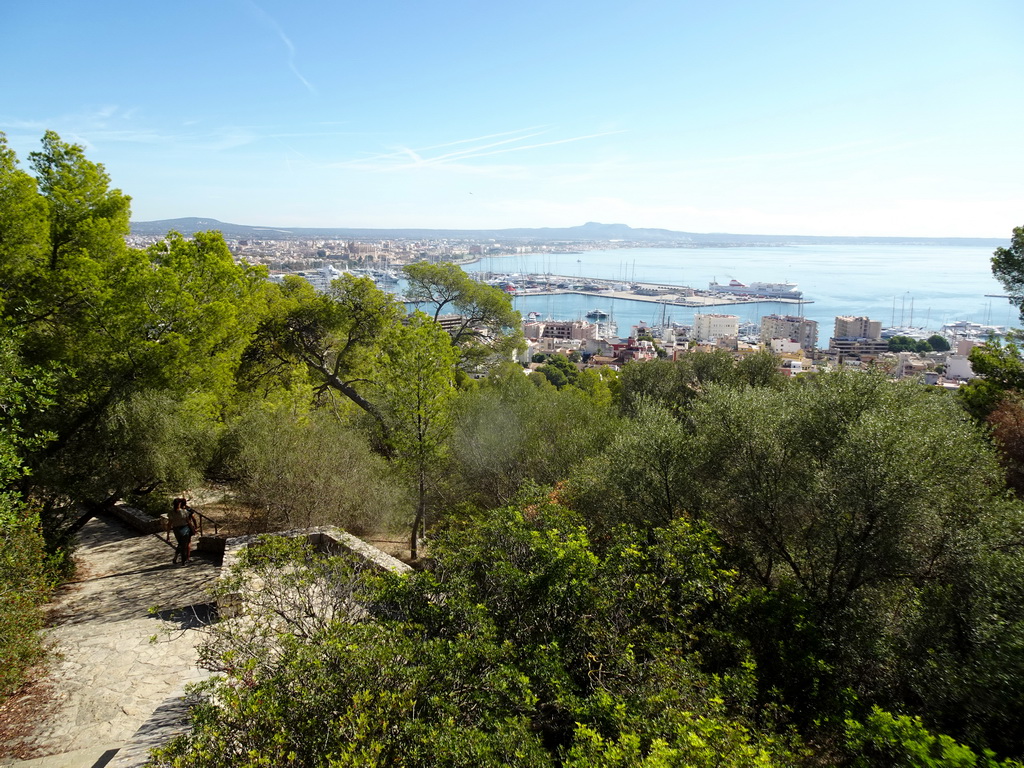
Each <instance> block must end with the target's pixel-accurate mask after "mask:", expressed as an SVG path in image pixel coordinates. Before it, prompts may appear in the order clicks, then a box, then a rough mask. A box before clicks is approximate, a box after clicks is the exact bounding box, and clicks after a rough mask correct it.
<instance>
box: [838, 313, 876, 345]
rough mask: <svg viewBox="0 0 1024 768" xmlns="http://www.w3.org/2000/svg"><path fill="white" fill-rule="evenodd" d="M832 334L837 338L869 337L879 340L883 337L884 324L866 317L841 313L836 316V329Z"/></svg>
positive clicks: (871, 339)
mask: <svg viewBox="0 0 1024 768" xmlns="http://www.w3.org/2000/svg"><path fill="white" fill-rule="evenodd" d="M832 336H833V337H834V338H836V339H867V340H869V341H878V340H879V339H880V338H882V324H881V323H880V322H878V321H877V320H870V319H868V318H866V317H851V316H849V315H840V316H839V317H837V318H836V330H835V333H833V334H832Z"/></svg>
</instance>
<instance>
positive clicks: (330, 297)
mask: <svg viewBox="0 0 1024 768" xmlns="http://www.w3.org/2000/svg"><path fill="white" fill-rule="evenodd" d="M401 317H402V309H401V307H400V306H399V305H398V303H397V302H396V301H395V300H394V298H393V297H391V296H390V295H389V294H386V293H384V292H383V291H381V290H379V289H378V288H377V287H376V286H375V285H374V284H373V281H372V280H370V279H369V278H365V277H358V278H357V277H353V276H352V275H348V274H345V275H342V276H341V277H340V278H338V279H337V280H335V281H334V283H333V284H332V285H331V288H330V290H329V291H328V292H327V293H323V294H322V293H317V292H316V291H315V290H314V289H313V287H312V286H311V285H310V284H309V283H308V282H306V281H305V280H302V279H301V278H297V277H293V278H289V279H286V280H285V283H284V285H283V286H282V288H281V291H280V293H279V295H278V296H277V297H275V300H274V301H273V302H272V305H271V309H270V311H269V313H268V316H267V317H266V318H265V319H264V320H263V321H262V323H261V324H260V326H259V329H258V331H257V333H256V336H255V339H254V341H253V343H252V345H251V346H250V347H249V349H248V350H247V351H246V353H245V359H244V374H243V375H244V378H245V379H246V380H247V381H248V383H249V385H250V386H260V385H264V383H265V382H270V384H269V386H279V385H290V384H292V383H294V380H295V376H296V366H301V367H302V369H303V370H304V372H305V374H306V376H308V378H309V380H310V381H311V383H312V385H313V387H314V392H315V394H316V395H317V396H318V397H319V398H321V399H323V398H325V397H327V396H329V395H330V394H331V393H335V394H338V395H341V396H342V397H344V398H346V399H347V400H348V401H350V402H352V403H354V404H355V405H356V406H358V407H359V408H360V409H362V410H363V411H364V412H365V413H367V414H368V415H369V416H370V417H371V418H372V419H373V421H374V424H375V425H376V427H377V428H378V429H379V430H380V431H381V433H382V434H384V435H385V438H384V442H385V443H386V442H387V438H386V433H387V430H388V424H387V421H386V418H385V415H384V413H383V412H382V410H381V408H380V406H379V404H378V403H376V402H374V401H373V394H372V393H371V392H370V390H371V389H372V387H373V384H374V382H375V381H376V377H377V375H378V373H379V368H380V366H379V362H380V357H381V355H382V354H383V347H382V344H381V342H382V339H383V338H384V336H385V334H386V333H388V332H389V331H390V330H391V329H392V328H393V327H394V326H395V325H396V324H397V323H398V322H399V320H400V318H401Z"/></svg>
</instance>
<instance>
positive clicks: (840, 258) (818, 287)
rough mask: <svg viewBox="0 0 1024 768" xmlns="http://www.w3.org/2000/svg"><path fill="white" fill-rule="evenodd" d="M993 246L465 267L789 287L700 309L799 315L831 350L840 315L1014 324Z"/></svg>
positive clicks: (597, 255) (555, 309)
mask: <svg viewBox="0 0 1024 768" xmlns="http://www.w3.org/2000/svg"><path fill="white" fill-rule="evenodd" d="M992 251H993V248H991V247H986V246H956V245H919V244H913V245H895V244H894V245H890V244H886V245H793V246H750V247H733V248H612V249H607V250H591V251H583V252H580V253H562V254H552V253H532V254H517V255H514V256H489V257H485V258H482V259H481V260H480V261H478V262H476V263H474V264H470V265H467V266H466V267H465V269H466V270H467V271H469V272H485V273H486V272H494V273H503V274H515V273H518V274H537V273H548V274H552V275H566V276H571V277H583V278H585V277H594V278H600V279H603V280H623V281H633V280H635V281H637V282H647V283H663V284H669V285H689V286H690V287H693V288H699V289H706V288H707V286H708V283H709V282H711V281H712V280H718V281H719V282H728V281H729V280H730V279H732V278H735V279H737V280H739V281H741V282H744V283H750V282H754V281H761V282H784V281H785V282H793V283H797V284H798V285H799V288H800V290H802V291H803V293H804V299H806V300H808V301H810V302H813V303H809V304H803V305H794V304H787V303H782V302H762V303H758V304H747V303H744V304H730V305H720V306H717V307H714V308H709V309H706V310H703V311H705V312H717V313H722V314H734V315H738V316H739V318H740V321H741V322H748V321H749V322H759V321H760V319H761V317H763V316H764V315H768V314H791V315H798V314H799V315H803V316H804V317H807V318H809V319H811V320H816V321H817V322H818V338H819V345H821V346H826V345H827V343H828V338H829V337H830V336H831V335H832V331H833V328H834V324H835V318H836V316H837V315H854V316H867V317H870V318H871V319H872V320H878V321H880V322H881V323H882V327H889V326H913V327H917V328H921V329H925V330H930V331H931V330H938V329H940V328H941V327H942V325H943V324H945V323H951V322H955V321H958V320H968V321H971V322H975V323H981V324H984V325H1004V326H1008V327H1009V326H1015V325H1017V324H1018V320H1017V312H1016V310H1015V309H1014V308H1013V307H1012V306H1011V305H1010V303H1009V301H1008V300H1007V299H1005V298H992V297H991V296H990V294H995V295H997V296H1001V295H1002V294H1004V290H1003V288H1002V286H1001V285H1000V284H999V283H998V281H996V279H995V278H994V277H992V273H991V271H990V260H991V257H992ZM515 307H516V309H518V310H519V311H520V312H521V313H523V315H524V316H525V315H526V314H527V313H529V312H539V313H540V314H541V316H542V317H550V318H551V319H555V320H575V319H581V318H583V317H584V316H585V314H586V312H588V311H589V310H591V309H602V310H604V311H606V312H611V313H612V314H613V319H614V320H615V322H616V323H617V324H618V326H619V332H620V333H621V334H623V335H624V334H627V333H628V332H629V328H630V326H632V325H635V324H637V323H641V322H643V323H647V324H655V325H656V324H658V323H659V322H661V319H662V314H663V312H664V313H665V316H666V319H671V320H673V321H675V322H679V323H685V324H690V323H692V322H693V314H694V312H695V311H701V310H694V309H692V308H688V307H678V306H671V305H669V306H664V305H660V304H654V303H649V302H639V301H631V300H623V299H609V298H599V297H594V296H581V295H579V294H560V295H555V296H519V297H516V299H515Z"/></svg>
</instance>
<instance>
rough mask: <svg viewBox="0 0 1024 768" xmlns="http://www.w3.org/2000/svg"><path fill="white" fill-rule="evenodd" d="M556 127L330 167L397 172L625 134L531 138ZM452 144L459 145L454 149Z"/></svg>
mask: <svg viewBox="0 0 1024 768" xmlns="http://www.w3.org/2000/svg"><path fill="white" fill-rule="evenodd" d="M552 131H553V129H551V128H548V127H543V126H538V127H533V128H521V129H519V130H514V131H503V132H501V133H491V134H486V135H484V136H475V137H473V138H468V139H457V140H454V141H446V142H443V143H441V144H432V145H429V146H425V147H415V148H414V147H407V146H399V147H395V148H394V149H393V150H391V151H388V152H382V153H380V154H376V155H371V156H369V157H363V158H357V159H354V160H346V161H343V162H340V163H333V164H332V165H331V167H334V168H340V167H351V168H358V169H361V170H371V171H396V170H407V169H410V168H425V167H432V166H461V165H464V162H465V161H467V160H473V159H476V158H480V157H491V156H493V155H504V154H509V153H513V152H527V151H530V150H536V149H542V148H544V147H553V146H557V145H559V144H571V143H574V142H577V141H587V140H589V139H597V138H600V137H602V136H611V135H613V134H617V133H623V131H621V130H615V131H601V132H598V133H588V134H583V135H580V136H568V137H564V138H555V137H554V136H552V138H550V139H549V140H548V141H536V142H534V141H531V139H536V138H539V137H541V136H545V135H548V134H551V133H552ZM453 147H459V149H455V150H454V151H440V152H439V151H438V150H452V148H453Z"/></svg>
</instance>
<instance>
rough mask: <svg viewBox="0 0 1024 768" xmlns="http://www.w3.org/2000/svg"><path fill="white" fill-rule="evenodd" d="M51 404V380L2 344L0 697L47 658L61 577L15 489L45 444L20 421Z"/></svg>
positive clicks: (33, 514) (35, 517) (35, 520)
mask: <svg viewBox="0 0 1024 768" xmlns="http://www.w3.org/2000/svg"><path fill="white" fill-rule="evenodd" d="M48 399H49V381H48V377H47V376H46V375H45V374H43V373H42V372H40V371H33V370H30V369H26V368H25V367H24V366H23V365H22V364H21V362H20V361H19V360H18V358H17V356H16V355H15V353H14V344H12V343H11V342H10V340H8V339H4V338H0V658H3V659H4V663H3V664H2V665H0V696H6V695H8V694H10V693H13V692H14V691H15V690H16V689H17V688H18V686H19V685H21V683H22V682H23V681H24V679H25V674H26V672H27V671H28V670H29V669H30V668H31V667H32V665H33V664H35V663H36V662H38V661H39V660H40V659H41V658H42V657H43V655H44V652H45V649H44V645H43V640H42V637H41V635H40V632H41V630H42V628H43V613H42V604H43V602H44V601H45V599H46V598H47V596H48V594H49V590H50V588H51V586H52V581H53V579H54V577H55V576H56V575H57V574H56V573H55V572H54V568H53V567H52V566H53V565H54V563H53V562H52V560H50V559H49V558H48V557H47V553H46V548H45V544H44V541H43V537H42V535H41V531H40V525H39V515H38V512H37V511H36V510H35V509H34V508H32V507H31V506H29V505H28V504H26V503H24V502H23V501H22V500H21V498H20V497H19V495H18V494H17V493H16V492H15V491H14V490H13V489H14V488H15V487H16V486H17V485H18V482H19V481H20V480H21V479H22V478H23V477H24V475H25V471H26V470H25V467H24V465H23V463H22V459H21V454H22V452H23V451H25V450H26V449H30V448H32V447H34V446H38V445H39V444H40V443H43V442H45V441H46V439H47V436H46V435H32V434H30V433H29V434H26V433H25V432H24V429H23V427H22V418H23V417H24V415H25V414H26V413H28V412H30V411H31V410H33V409H36V408H40V407H46V405H47V403H48ZM58 565H59V564H58Z"/></svg>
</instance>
